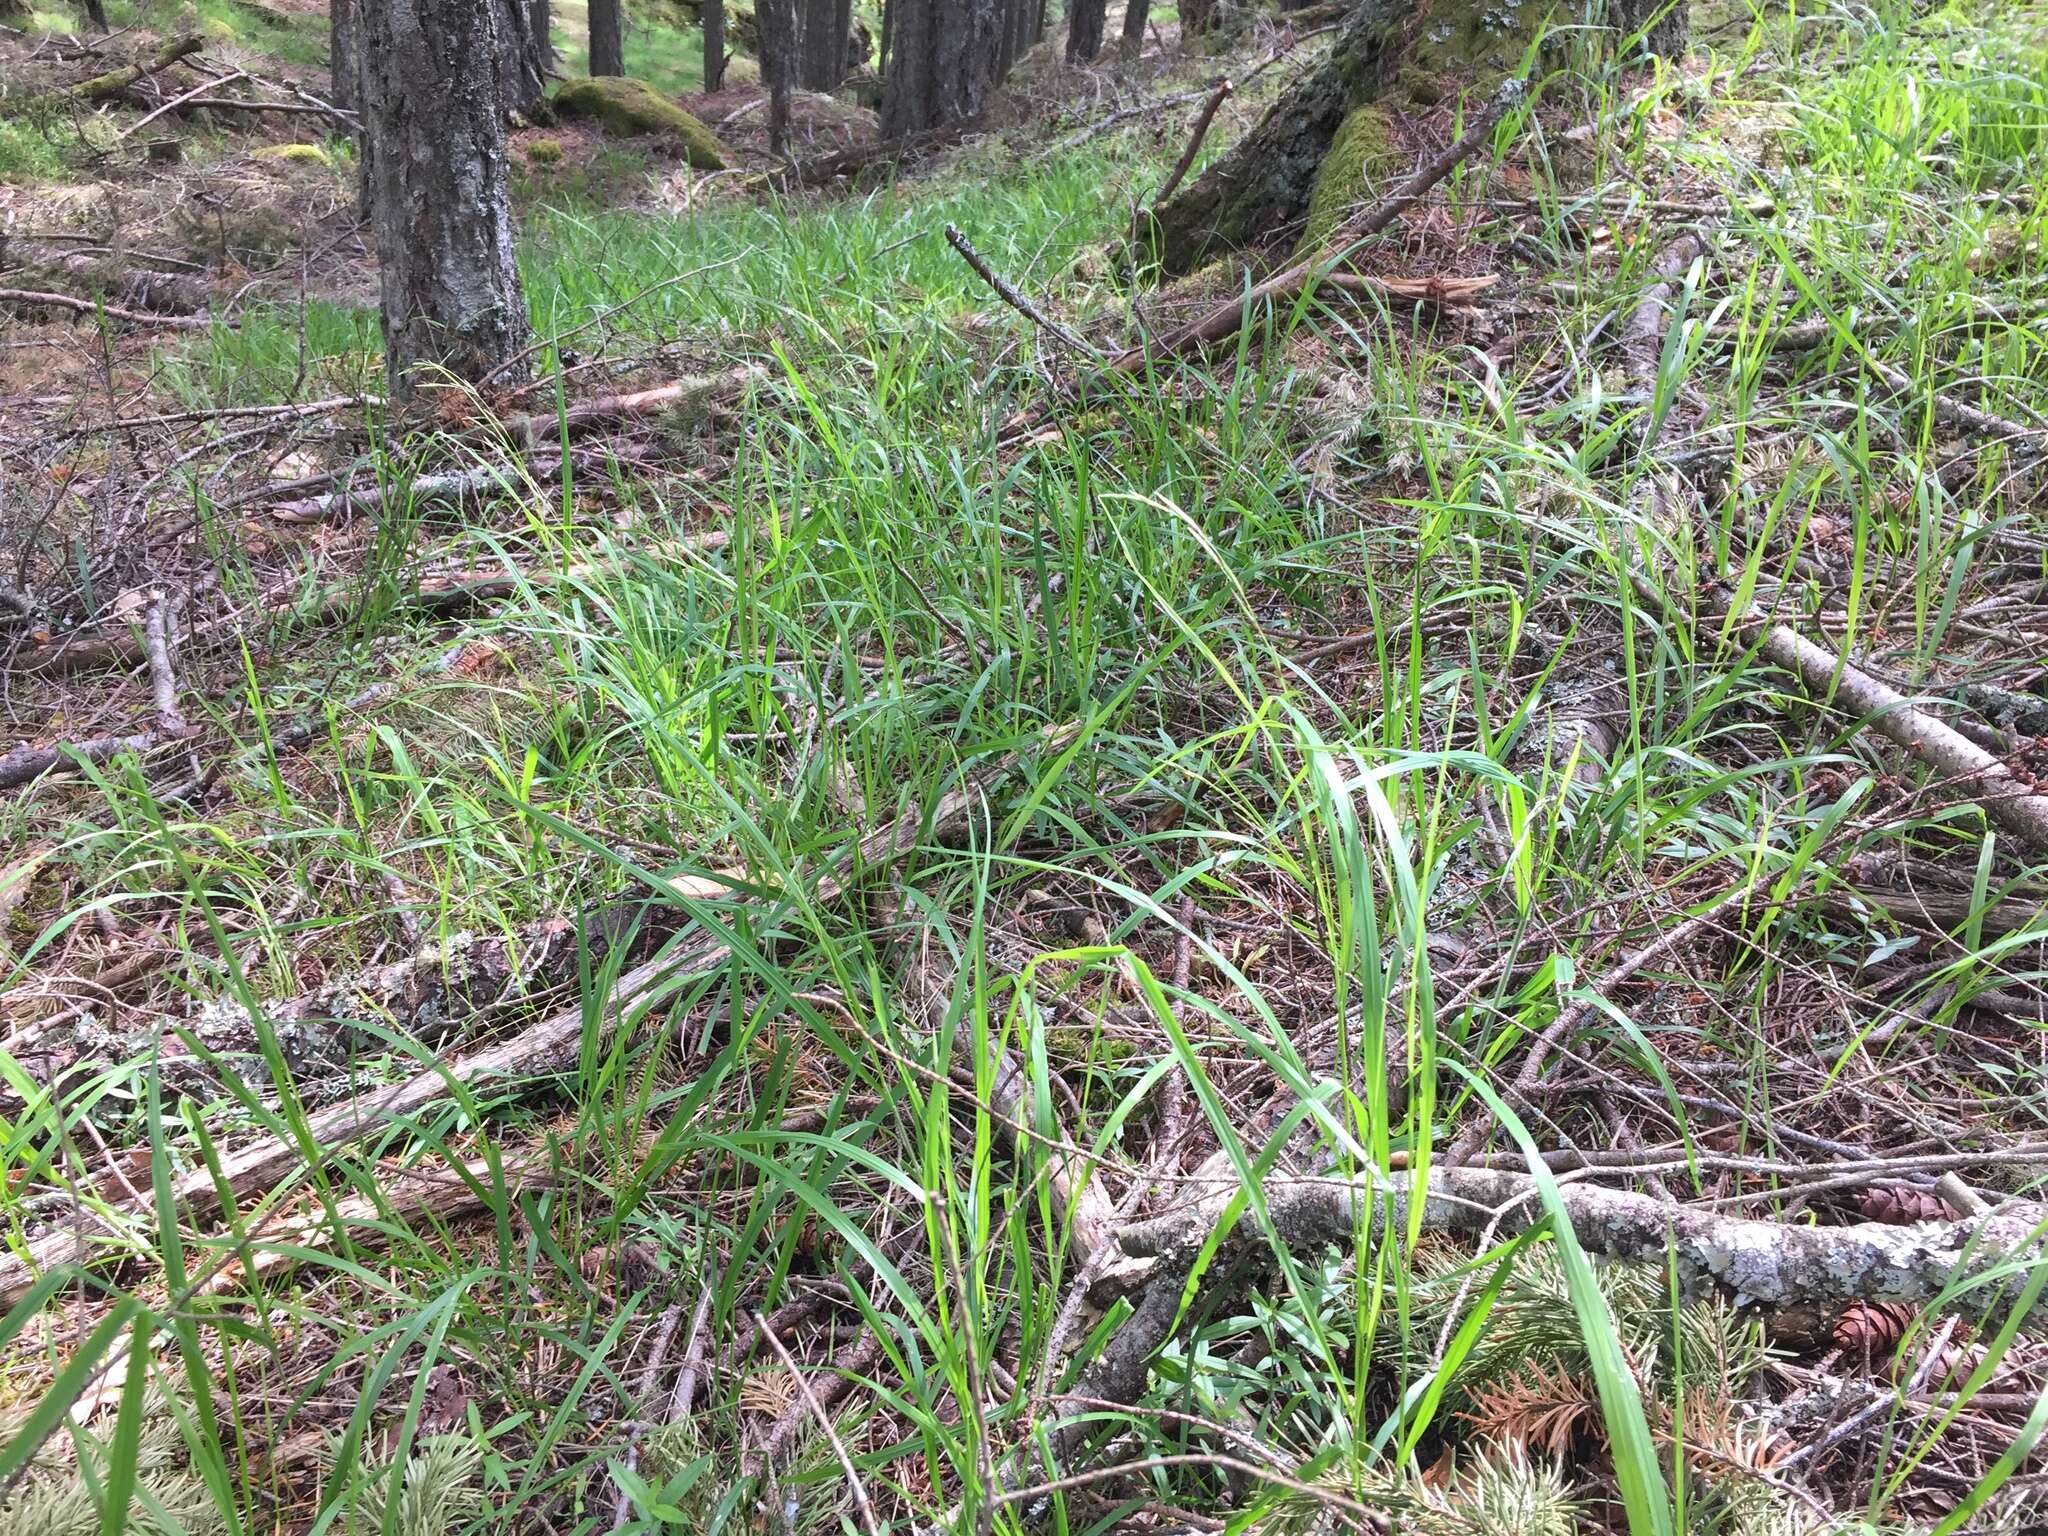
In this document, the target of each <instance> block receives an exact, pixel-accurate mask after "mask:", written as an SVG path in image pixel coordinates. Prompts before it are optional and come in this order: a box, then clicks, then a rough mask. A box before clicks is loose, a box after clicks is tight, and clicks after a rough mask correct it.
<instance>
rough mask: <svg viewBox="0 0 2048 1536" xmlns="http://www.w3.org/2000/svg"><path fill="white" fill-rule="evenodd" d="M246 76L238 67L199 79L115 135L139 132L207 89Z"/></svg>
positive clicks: (246, 73) (123, 136)
mask: <svg viewBox="0 0 2048 1536" xmlns="http://www.w3.org/2000/svg"><path fill="white" fill-rule="evenodd" d="M248 78H249V75H248V71H246V70H240V69H238V70H236V71H235V72H234V73H233V74H229V75H223V76H221V78H220V79H218V80H202V81H200V83H199V84H197V85H195V86H193V87H192V89H191V90H189V91H187V92H185V94H184V95H182V96H173V97H172V98H171V99H170V100H169V101H167V102H165V103H164V104H163V105H162V106H160V107H158V108H156V109H155V110H153V111H151V112H150V113H148V114H147V115H146V116H144V117H142V118H140V119H138V120H137V121H135V122H133V123H130V124H129V125H128V126H127V127H126V128H123V129H122V130H121V131H120V133H119V134H118V135H116V137H117V138H122V139H125V138H128V137H129V136H130V135H132V134H137V133H140V132H141V131H142V130H143V129H145V128H147V127H148V126H149V125H150V124H151V123H153V122H155V121H156V120H157V119H158V118H160V117H162V116H163V115H164V114H165V113H166V112H175V111H176V110H177V109H178V108H179V107H182V106H184V105H186V104H187V103H188V102H190V101H192V100H193V99H194V98H195V97H199V96H204V95H205V94H206V93H207V92H208V91H212V90H218V89H219V88H220V87H221V86H223V85H231V84H233V83H234V82H235V81H237V80H246V79H248Z"/></svg>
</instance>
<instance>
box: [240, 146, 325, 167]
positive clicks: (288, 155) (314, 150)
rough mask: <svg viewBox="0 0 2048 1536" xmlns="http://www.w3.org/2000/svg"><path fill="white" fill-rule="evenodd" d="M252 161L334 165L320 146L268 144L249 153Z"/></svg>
mask: <svg viewBox="0 0 2048 1536" xmlns="http://www.w3.org/2000/svg"><path fill="white" fill-rule="evenodd" d="M249 158H250V159H252V160H283V161H291V162H293V163H296V164H302V165H332V164H334V161H333V160H332V159H331V158H330V157H329V156H328V153H327V151H326V150H324V149H322V148H321V147H320V146H319V145H318V144H266V145H264V146H263V147H262V148H261V149H252V150H250V151H249Z"/></svg>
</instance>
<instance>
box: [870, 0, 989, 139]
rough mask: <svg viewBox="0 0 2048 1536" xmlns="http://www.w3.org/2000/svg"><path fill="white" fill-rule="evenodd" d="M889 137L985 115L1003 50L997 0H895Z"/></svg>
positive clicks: (885, 110)
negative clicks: (997, 64) (983, 112)
mask: <svg viewBox="0 0 2048 1536" xmlns="http://www.w3.org/2000/svg"><path fill="white" fill-rule="evenodd" d="M889 25H890V28H891V31H890V37H889V72H888V74H887V75H886V76H885V77H884V80H885V83H884V86H883V91H882V137H883V138H885V139H897V138H903V137H906V136H908V135H910V134H914V133H924V132H927V131H929V130H931V129H934V128H943V127H946V126H948V125H950V124H953V123H960V122H965V121H967V120H968V119H970V118H975V117H979V116H980V115H981V113H982V109H983V108H984V107H986V106H987V104H988V92H989V87H990V85H991V84H992V82H993V80H994V77H995V66H996V59H997V56H998V54H999V53H1000V51H1001V42H1002V38H1001V29H1002V17H1001V14H1000V11H999V9H998V5H997V0H893V3H892V4H891V6H890V23H889Z"/></svg>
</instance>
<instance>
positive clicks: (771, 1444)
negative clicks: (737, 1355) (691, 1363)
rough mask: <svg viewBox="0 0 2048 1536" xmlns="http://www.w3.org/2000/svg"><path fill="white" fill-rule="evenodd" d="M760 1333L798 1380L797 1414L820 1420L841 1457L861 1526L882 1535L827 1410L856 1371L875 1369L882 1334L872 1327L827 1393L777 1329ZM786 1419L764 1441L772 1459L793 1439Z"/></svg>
mask: <svg viewBox="0 0 2048 1536" xmlns="http://www.w3.org/2000/svg"><path fill="white" fill-rule="evenodd" d="M754 1320H755V1322H757V1323H762V1322H763V1319H762V1317H761V1314H760V1313H758V1312H756V1313H755V1314H754ZM761 1336H762V1337H763V1338H765V1339H766V1340H767V1341H768V1347H769V1348H770V1349H772V1350H774V1351H775V1356H776V1358H777V1359H778V1360H780V1361H781V1362H782V1368H783V1369H784V1370H786V1371H788V1372H789V1376H790V1380H792V1381H794V1382H795V1383H796V1390H797V1397H798V1401H797V1403H796V1404H794V1405H793V1406H794V1407H795V1408H796V1410H797V1412H796V1415H795V1416H796V1417H798V1418H801V1417H802V1413H803V1411H804V1410H805V1409H808V1410H809V1411H810V1414H811V1417H812V1418H814V1419H815V1420H817V1424H818V1428H819V1429H820V1430H821V1431H822V1432H823V1433H824V1436H825V1439H826V1441H827V1443H829V1444H830V1445H831V1447H832V1454H833V1455H834V1456H836V1457H837V1458H838V1459H839V1470H840V1471H841V1472H842V1473H844V1474H845V1476H846V1486H847V1487H848V1488H849V1489H850V1490H852V1493H853V1503H854V1508H855V1509H856V1510H857V1511H858V1512H859V1514H860V1524H861V1529H862V1530H864V1531H866V1532H867V1533H868V1536H881V1532H882V1528H881V1526H880V1525H879V1524H877V1523H876V1521H875V1507H874V1505H872V1504H871V1503H869V1502H868V1491H867V1488H866V1486H865V1485H864V1484H863V1483H862V1482H861V1480H860V1472H859V1470H858V1469H857V1468H856V1467H855V1466H854V1464H853V1458H852V1457H851V1456H849V1455H848V1454H847V1452H846V1443H845V1442H844V1441H843V1440H841V1439H840V1438H839V1432H838V1431H837V1430H836V1429H834V1428H833V1427H832V1417H831V1415H830V1414H828V1413H827V1412H826V1411H825V1410H826V1407H827V1401H826V1400H827V1398H836V1397H842V1396H844V1395H845V1393H846V1390H847V1388H848V1387H850V1386H852V1384H853V1378H854V1376H855V1375H856V1374H858V1373H859V1372H862V1371H869V1370H873V1369H874V1367H875V1364H876V1362H877V1361H879V1360H880V1359H881V1358H882V1347H881V1339H880V1337H879V1336H878V1335H877V1334H875V1332H874V1331H873V1330H872V1329H870V1330H869V1331H868V1333H867V1335H866V1336H865V1337H864V1338H862V1340H861V1342H860V1343H859V1344H858V1345H856V1346H855V1347H854V1350H853V1352H852V1354H850V1355H848V1356H847V1358H846V1359H845V1360H844V1361H842V1362H841V1363H840V1366H839V1369H838V1372H837V1373H836V1374H835V1375H834V1376H833V1378H832V1379H831V1380H830V1381H828V1382H827V1383H826V1384H825V1389H824V1392H823V1393H819V1392H814V1391H812V1390H811V1383H810V1378H808V1377H807V1376H805V1375H804V1373H803V1372H802V1371H800V1370H798V1369H797V1364H796V1361H795V1360H793V1359H791V1358H790V1353H789V1351H788V1350H787V1349H785V1348H783V1344H782V1340H780V1339H778V1338H777V1337H775V1332H774V1330H773V1329H771V1328H768V1327H767V1326H765V1323H764V1325H763V1326H762V1329H761ZM835 1388H837V1390H836V1391H835V1390H834V1389H835ZM786 1422H787V1421H786V1420H783V1421H778V1422H777V1423H776V1425H775V1428H774V1429H773V1430H770V1431H769V1434H768V1439H767V1440H766V1441H764V1442H763V1444H762V1455H763V1457H764V1458H765V1459H766V1460H768V1461H770V1462H773V1461H774V1460H775V1459H776V1452H777V1451H778V1450H779V1449H781V1448H782V1447H784V1446H786V1445H787V1443H788V1441H789V1440H790V1439H791V1438H792V1435H793V1426H791V1427H789V1428H785V1423H786Z"/></svg>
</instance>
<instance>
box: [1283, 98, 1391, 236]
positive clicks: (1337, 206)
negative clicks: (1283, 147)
mask: <svg viewBox="0 0 2048 1536" xmlns="http://www.w3.org/2000/svg"><path fill="white" fill-rule="evenodd" d="M1400 163H1401V156H1400V151H1399V150H1398V149H1397V148H1396V147H1395V145H1394V136H1393V133H1392V131H1391V130H1390V128H1389V126H1388V123H1387V113H1386V109H1385V108H1384V107H1381V106H1378V105H1376V104H1368V105H1366V106H1362V107H1353V108H1352V109H1351V110H1350V111H1349V112H1348V113H1346V114H1345V116H1344V121H1343V124H1342V125H1341V126H1340V127H1339V128H1338V129H1337V136H1336V137H1335V138H1333V139H1331V140H1330V149H1329V153H1327V154H1325V155H1324V156H1323V163H1322V164H1321V165H1319V166H1317V167H1316V179H1315V185H1314V186H1313V187H1312V188H1311V189H1310V191H1309V197H1308V223H1307V224H1306V225H1305V226H1304V227H1303V228H1302V231H1301V243H1300V244H1299V245H1298V246H1297V247H1296V248H1295V255H1296V256H1313V255H1314V254H1315V253H1316V252H1317V251H1319V250H1321V249H1322V248H1323V246H1324V245H1325V244H1326V243H1327V242H1328V241H1329V238H1330V236H1332V235H1334V234H1335V233H1336V232H1337V227H1338V226H1339V225H1341V224H1342V223H1343V222H1344V221H1345V219H1347V218H1349V217H1350V216H1351V213H1352V211H1353V210H1354V209H1356V208H1357V207H1358V206H1359V204H1361V203H1363V202H1367V201H1369V200H1370V199H1372V198H1373V197H1375V196H1377V195H1378V192H1379V189H1380V187H1381V185H1382V184H1383V183H1384V182H1385V181H1386V180H1387V179H1388V178H1389V177H1390V176H1392V175H1394V174H1396V173H1397V172H1398V170H1399V167H1400Z"/></svg>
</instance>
